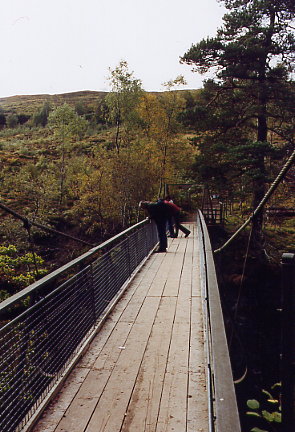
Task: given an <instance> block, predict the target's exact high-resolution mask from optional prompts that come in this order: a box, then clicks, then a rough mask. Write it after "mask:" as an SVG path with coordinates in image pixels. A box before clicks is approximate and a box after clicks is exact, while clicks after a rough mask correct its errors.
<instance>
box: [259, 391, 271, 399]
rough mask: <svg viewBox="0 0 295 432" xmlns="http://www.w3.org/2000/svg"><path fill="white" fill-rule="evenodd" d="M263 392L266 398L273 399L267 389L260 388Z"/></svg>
mask: <svg viewBox="0 0 295 432" xmlns="http://www.w3.org/2000/svg"><path fill="white" fill-rule="evenodd" d="M261 391H262V393H263V394H265V395H266V396H267V398H268V399H273V396H272V395H271V394H270V393H269V392H268V391H267V390H261Z"/></svg>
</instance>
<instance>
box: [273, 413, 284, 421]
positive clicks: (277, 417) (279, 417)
mask: <svg viewBox="0 0 295 432" xmlns="http://www.w3.org/2000/svg"><path fill="white" fill-rule="evenodd" d="M273 420H274V422H275V423H282V414H281V413H279V412H277V411H276V412H274V413H273Z"/></svg>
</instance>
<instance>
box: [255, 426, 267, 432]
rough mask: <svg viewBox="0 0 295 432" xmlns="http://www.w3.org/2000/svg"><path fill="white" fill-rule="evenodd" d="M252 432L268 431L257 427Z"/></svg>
mask: <svg viewBox="0 0 295 432" xmlns="http://www.w3.org/2000/svg"><path fill="white" fill-rule="evenodd" d="M251 432H268V431H267V430H265V429H260V428H259V427H255V428H253V429H251Z"/></svg>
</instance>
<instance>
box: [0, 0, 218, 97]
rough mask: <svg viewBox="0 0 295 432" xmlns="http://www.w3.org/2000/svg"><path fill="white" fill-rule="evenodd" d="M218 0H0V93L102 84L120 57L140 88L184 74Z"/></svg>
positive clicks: (214, 20)
mask: <svg viewBox="0 0 295 432" xmlns="http://www.w3.org/2000/svg"><path fill="white" fill-rule="evenodd" d="M223 15H224V9H223V8H222V7H221V5H220V4H219V3H218V2H217V0H148V1H147V0H79V1H78V0H6V1H4V0H2V5H1V14H0V40H1V67H0V97H5V96H13V95H21V94H44V93H49V94H57V93H65V92H72V91H79V90H97V91H99V90H103V91H107V90H109V87H108V81H107V77H108V75H109V67H110V68H111V69H114V68H115V67H116V66H117V65H118V64H119V62H120V61H121V60H126V61H127V62H128V65H129V70H130V71H133V72H134V77H135V78H138V79H141V80H142V84H143V88H144V89H145V90H147V91H152V90H154V91H158V90H162V84H163V82H166V81H168V80H170V79H174V78H176V76H178V75H180V74H182V75H184V76H185V78H186V80H187V82H188V85H187V88H199V87H201V86H202V81H203V79H204V77H203V76H200V75H198V74H196V73H192V72H191V68H190V67H189V66H187V65H180V64H179V57H180V56H182V55H183V54H184V53H185V52H186V51H187V50H188V49H189V48H190V46H191V45H192V43H195V42H198V41H199V40H201V39H203V38H206V37H207V36H209V35H211V36H213V35H215V33H216V30H217V28H218V27H220V26H221V24H222V16H223Z"/></svg>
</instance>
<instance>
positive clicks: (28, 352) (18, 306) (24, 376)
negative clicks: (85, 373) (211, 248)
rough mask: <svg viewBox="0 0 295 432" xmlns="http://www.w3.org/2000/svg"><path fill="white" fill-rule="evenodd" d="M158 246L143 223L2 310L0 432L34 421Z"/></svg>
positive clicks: (13, 299)
mask: <svg viewBox="0 0 295 432" xmlns="http://www.w3.org/2000/svg"><path fill="white" fill-rule="evenodd" d="M157 242H158V240H157V233H156V229H155V225H154V223H149V222H148V221H143V222H140V223H138V224H137V225H134V226H133V227H131V228H129V229H127V230H126V231H124V232H123V233H121V234H119V235H117V236H115V237H114V238H112V239H110V240H109V241H107V242H105V243H103V244H102V245H100V246H98V247H96V248H93V249H91V250H90V251H89V252H87V253H86V254H84V255H82V256H81V257H79V258H78V259H75V260H73V261H72V262H71V263H69V264H67V265H66V266H63V267H62V268H61V269H59V270H57V271H55V272H53V273H52V274H51V275H48V276H46V277H45V278H43V279H41V280H40V281H38V282H35V283H34V284H32V285H31V286H30V287H28V288H26V289H24V290H23V291H21V292H20V293H18V294H17V295H15V296H13V297H11V298H10V299H7V300H5V301H4V302H2V303H1V304H0V314H1V315H0V320H1V324H2V328H1V329H0V430H1V432H18V431H21V430H22V429H23V428H24V427H25V425H26V424H27V423H28V421H29V420H30V419H31V418H32V417H33V416H34V415H35V413H36V411H38V408H39V407H40V405H41V404H42V403H43V401H44V400H45V399H46V398H47V397H48V395H49V393H50V392H51V391H52V389H53V388H54V387H55V386H56V385H57V383H58V381H59V380H60V378H61V377H62V376H63V375H64V374H65V371H66V370H67V369H68V368H69V365H70V364H71V362H72V361H73V359H74V358H75V357H77V355H78V353H79V351H80V349H81V347H82V346H83V344H85V341H86V340H87V339H88V338H89V336H90V335H91V334H92V333H93V332H94V331H95V328H96V326H97V323H98V322H99V321H101V319H102V317H103V316H104V315H105V313H106V311H107V310H109V307H110V305H111V304H112V302H114V301H115V299H116V297H118V295H119V293H120V291H121V290H122V287H123V286H125V284H126V283H128V281H129V280H130V278H131V277H132V275H133V274H134V273H135V271H136V269H137V268H138V266H139V265H140V264H141V263H142V262H143V260H144V259H145V257H147V256H148V255H149V253H150V252H151V251H152V250H153V248H154V247H155V245H156V244H157ZM106 249H108V251H107V252H104V253H102V251H104V250H106ZM77 267H78V270H77Z"/></svg>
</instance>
